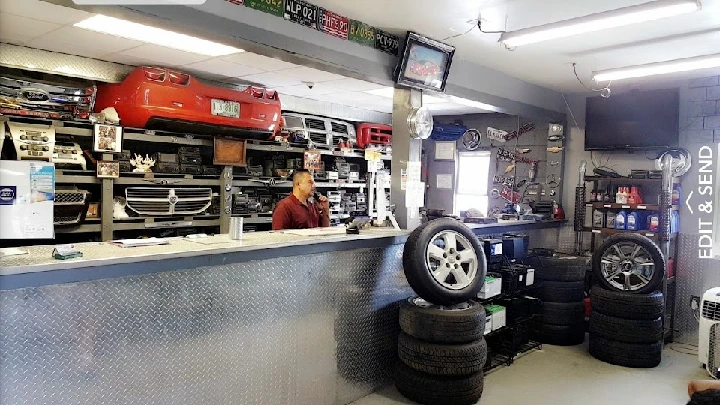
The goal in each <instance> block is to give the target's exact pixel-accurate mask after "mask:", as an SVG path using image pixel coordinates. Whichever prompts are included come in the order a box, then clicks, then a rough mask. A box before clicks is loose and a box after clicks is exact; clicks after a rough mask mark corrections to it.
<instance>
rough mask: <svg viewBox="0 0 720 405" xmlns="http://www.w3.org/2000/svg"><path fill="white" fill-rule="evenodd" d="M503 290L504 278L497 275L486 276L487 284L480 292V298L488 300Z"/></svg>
mask: <svg viewBox="0 0 720 405" xmlns="http://www.w3.org/2000/svg"><path fill="white" fill-rule="evenodd" d="M501 292H502V279H498V278H495V277H489V276H488V277H485V284H483V287H482V289H481V290H480V292H479V293H478V298H480V299H483V300H486V299H488V298H492V297H494V296H496V295H500V293H501Z"/></svg>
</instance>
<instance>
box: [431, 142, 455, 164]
mask: <svg viewBox="0 0 720 405" xmlns="http://www.w3.org/2000/svg"><path fill="white" fill-rule="evenodd" d="M435 160H455V142H438V141H436V142H435Z"/></svg>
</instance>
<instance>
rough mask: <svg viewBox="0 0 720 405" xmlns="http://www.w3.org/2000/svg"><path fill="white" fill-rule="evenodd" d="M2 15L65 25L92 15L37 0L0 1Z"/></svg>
mask: <svg viewBox="0 0 720 405" xmlns="http://www.w3.org/2000/svg"><path fill="white" fill-rule="evenodd" d="M0 10H2V13H9V14H14V15H18V16H23V17H28V18H32V19H34V20H40V21H45V22H51V23H55V24H60V25H65V24H73V23H76V22H78V21H81V20H83V19H85V18H88V17H90V16H92V14H90V13H88V12H86V11H82V10H77V9H74V8H70V7H63V6H58V5H55V4H51V3H47V2H44V1H39V0H0Z"/></svg>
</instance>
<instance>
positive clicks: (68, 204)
mask: <svg viewBox="0 0 720 405" xmlns="http://www.w3.org/2000/svg"><path fill="white" fill-rule="evenodd" d="M90 195H91V194H90V192H89V191H85V190H80V189H77V188H68V189H60V188H58V189H56V190H55V202H54V204H53V222H54V223H55V225H75V224H79V223H81V222H82V221H84V220H85V214H86V213H87V209H88V205H89V204H90Z"/></svg>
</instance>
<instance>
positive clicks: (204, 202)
mask: <svg viewBox="0 0 720 405" xmlns="http://www.w3.org/2000/svg"><path fill="white" fill-rule="evenodd" d="M125 197H126V199H127V206H128V208H130V209H131V210H133V211H135V212H137V213H138V214H140V215H149V216H155V215H196V214H200V213H202V212H204V211H205V210H207V209H208V208H209V207H210V204H211V203H212V189H210V188H168V187H128V188H127V189H125Z"/></svg>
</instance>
